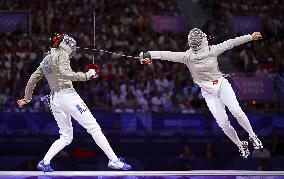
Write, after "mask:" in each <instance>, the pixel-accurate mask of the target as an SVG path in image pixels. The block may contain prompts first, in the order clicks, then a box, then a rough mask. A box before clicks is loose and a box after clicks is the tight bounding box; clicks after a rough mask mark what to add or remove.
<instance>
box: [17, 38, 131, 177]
mask: <svg viewBox="0 0 284 179" xmlns="http://www.w3.org/2000/svg"><path fill="white" fill-rule="evenodd" d="M50 41H51V50H50V51H49V52H48V54H47V55H46V56H45V58H44V59H43V61H42V62H41V63H40V65H39V67H38V68H37V70H36V71H35V72H34V73H33V74H32V75H31V77H30V79H29V81H28V83H27V86H26V89H25V97H24V99H20V100H18V104H19V106H20V107H22V106H23V105H25V104H27V103H29V102H30V101H31V100H32V93H33V89H34V87H35V86H36V83H37V82H38V81H39V80H40V79H41V78H42V77H44V76H45V78H46V79H47V81H48V84H49V86H50V89H51V94H50V108H51V111H52V114H53V115H54V118H55V120H56V122H57V125H58V127H59V134H60V138H59V139H58V140H56V141H55V142H54V143H53V144H52V146H51V147H50V149H49V150H48V152H47V153H46V155H45V156H44V159H43V160H42V161H40V162H39V164H38V169H39V170H42V171H44V172H52V171H53V169H52V168H51V166H50V161H51V159H52V158H53V157H54V156H55V155H56V154H57V153H58V152H59V151H61V150H62V149H63V148H64V147H65V146H67V145H69V144H70V143H71V142H72V139H73V127H72V122H71V116H72V117H73V118H74V119H75V120H76V121H78V123H79V124H80V125H82V126H83V127H84V128H85V129H87V132H88V133H90V134H91V135H92V137H93V139H94V140H95V142H96V144H97V145H98V146H99V147H100V148H101V149H102V150H103V151H104V153H105V154H106V155H107V157H108V158H109V163H108V167H110V168H112V169H122V170H130V169H131V166H130V165H128V164H126V163H124V162H123V159H122V158H118V157H117V156H116V154H115V153H114V152H113V150H112V148H111V147H110V145H109V143H108V141H107V139H106V137H105V136H104V134H103V133H102V131H101V128H100V126H99V124H98V123H97V122H96V119H95V118H94V116H93V115H92V113H91V112H90V110H89V109H88V107H87V106H86V104H85V103H84V101H83V100H82V99H81V98H80V96H79V95H78V94H77V92H76V91H75V89H74V88H73V85H72V81H87V80H91V79H93V78H96V77H97V76H98V71H96V70H95V69H89V71H88V72H86V73H83V72H77V73H76V72H73V71H72V69H71V67H70V59H71V58H72V56H73V55H74V53H75V51H76V41H75V40H74V39H73V38H71V37H69V36H68V35H66V34H54V35H53V36H52V37H51V39H50Z"/></svg>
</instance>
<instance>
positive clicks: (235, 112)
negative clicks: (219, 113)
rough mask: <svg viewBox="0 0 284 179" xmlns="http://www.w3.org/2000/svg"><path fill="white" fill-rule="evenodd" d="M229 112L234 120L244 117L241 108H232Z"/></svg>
mask: <svg viewBox="0 0 284 179" xmlns="http://www.w3.org/2000/svg"><path fill="white" fill-rule="evenodd" d="M230 111H231V113H232V114H233V116H235V117H236V118H240V117H242V116H244V115H245V113H244V112H243V110H242V108H241V107H237V108H233V109H231V110H230Z"/></svg>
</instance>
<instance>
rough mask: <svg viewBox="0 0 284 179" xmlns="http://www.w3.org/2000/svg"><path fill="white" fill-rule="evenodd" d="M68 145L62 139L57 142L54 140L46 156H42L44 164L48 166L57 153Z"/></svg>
mask: <svg viewBox="0 0 284 179" xmlns="http://www.w3.org/2000/svg"><path fill="white" fill-rule="evenodd" d="M69 144H70V143H68V142H67V141H66V140H65V139H63V138H59V139H58V140H56V141H55V142H54V143H53V144H52V145H51V147H50V148H49V150H48V152H47V153H46V155H45V156H44V158H43V160H44V164H45V165H47V164H50V160H51V159H52V158H53V157H54V156H55V155H56V154H57V153H58V152H59V151H61V150H62V149H63V148H64V147H65V146H66V145H69Z"/></svg>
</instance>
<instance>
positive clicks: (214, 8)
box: [201, 0, 284, 77]
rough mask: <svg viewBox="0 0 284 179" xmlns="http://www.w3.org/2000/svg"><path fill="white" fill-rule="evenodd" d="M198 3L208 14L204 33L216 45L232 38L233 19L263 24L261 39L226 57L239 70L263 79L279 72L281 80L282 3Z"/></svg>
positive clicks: (283, 62) (283, 43) (236, 0)
mask: <svg viewBox="0 0 284 179" xmlns="http://www.w3.org/2000/svg"><path fill="white" fill-rule="evenodd" d="M201 4H202V5H203V7H204V8H205V9H207V10H208V12H209V13H210V14H211V15H212V16H211V17H212V18H211V19H209V20H208V21H207V23H206V24H205V25H204V30H205V31H206V33H208V34H210V35H211V36H213V37H216V38H215V40H216V41H217V42H220V41H223V40H226V39H228V37H233V36H234V35H235V34H237V32H234V26H233V25H234V23H233V20H232V19H233V17H234V16H257V17H260V18H261V21H262V25H263V31H262V34H263V38H264V39H263V40H262V41H261V42H255V43H248V44H246V45H243V46H241V47H239V48H235V49H234V50H233V53H232V54H231V56H230V58H231V60H233V64H234V65H235V66H237V67H238V70H239V71H242V72H246V73H252V74H255V75H263V76H267V75H269V73H279V74H281V75H282V77H284V74H283V72H284V52H283V50H282V49H283V48H284V35H283V34H284V15H283V13H282V12H283V10H284V3H283V1H282V0H273V1H266V0H256V1H245V0H233V1H225V0H219V1H206V0H201Z"/></svg>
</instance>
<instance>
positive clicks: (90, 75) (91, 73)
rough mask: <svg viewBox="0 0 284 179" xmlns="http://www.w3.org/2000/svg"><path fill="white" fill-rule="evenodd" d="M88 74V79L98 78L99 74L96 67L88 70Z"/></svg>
mask: <svg viewBox="0 0 284 179" xmlns="http://www.w3.org/2000/svg"><path fill="white" fill-rule="evenodd" d="M86 76H87V79H88V80H91V79H93V78H97V77H98V76H99V74H98V73H97V72H96V70H94V69H89V71H87V72H86Z"/></svg>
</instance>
